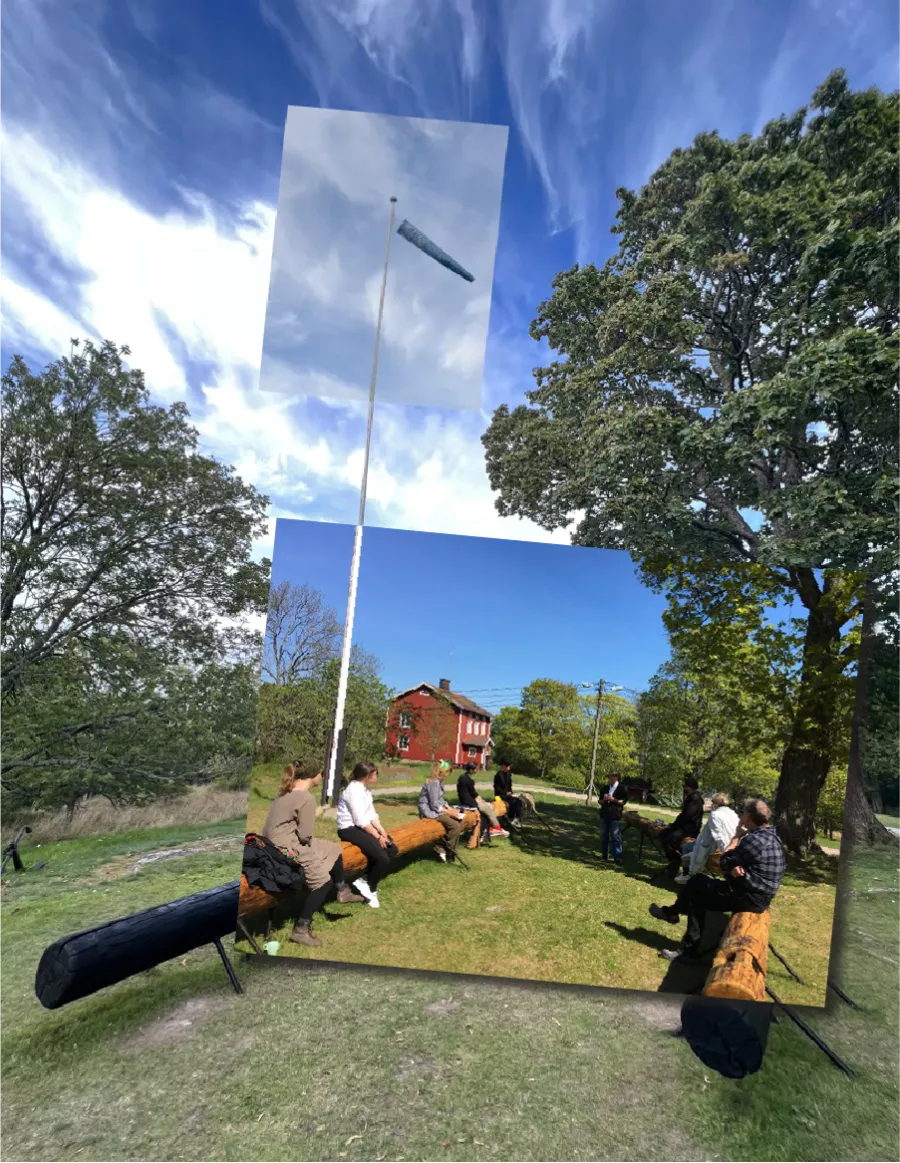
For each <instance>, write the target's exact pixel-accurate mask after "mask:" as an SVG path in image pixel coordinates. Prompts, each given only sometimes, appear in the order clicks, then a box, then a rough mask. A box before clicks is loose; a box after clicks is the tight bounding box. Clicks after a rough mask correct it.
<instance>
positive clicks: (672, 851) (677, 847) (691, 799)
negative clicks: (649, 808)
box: [657, 775, 703, 880]
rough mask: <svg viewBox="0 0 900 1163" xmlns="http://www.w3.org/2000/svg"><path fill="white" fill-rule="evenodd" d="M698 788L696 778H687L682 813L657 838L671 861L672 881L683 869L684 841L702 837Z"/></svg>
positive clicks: (701, 806) (669, 873)
mask: <svg viewBox="0 0 900 1163" xmlns="http://www.w3.org/2000/svg"><path fill="white" fill-rule="evenodd" d="M698 787H699V784H698V782H697V780H696V779H695V778H694V776H692V775H688V776H685V780H684V788H683V791H684V799H683V800H682V804H681V811H680V812H679V813H678V815H677V816H676V817H675V819H674V820H673V821H672V823H671V824H669V826H668V827H667V828H663V830H662V831H661V832H660V833H659V835H658V836H657V839H658V840H659V842H660V844H661V845H662V850H663V852H664V853H665V854H666V856H667V858H668V861H669V864H668V867H667V868H666V875H667V876H668V877H669V879H670V880H674V879H675V877H676V876H677V875H678V870H679V869H680V867H681V842H682V840H684V839H690V840H696V839H697V837H698V836H699V835H700V826H701V824H702V823H703V796H702V795H701V794H700V792H699V791H698V790H697V789H698Z"/></svg>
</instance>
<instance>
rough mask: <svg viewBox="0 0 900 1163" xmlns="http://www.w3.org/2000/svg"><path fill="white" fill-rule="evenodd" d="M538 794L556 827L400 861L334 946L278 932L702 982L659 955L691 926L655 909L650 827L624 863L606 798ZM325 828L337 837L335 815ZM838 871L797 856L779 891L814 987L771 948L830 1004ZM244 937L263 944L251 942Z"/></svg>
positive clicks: (368, 959) (559, 978) (508, 967)
mask: <svg viewBox="0 0 900 1163" xmlns="http://www.w3.org/2000/svg"><path fill="white" fill-rule="evenodd" d="M376 798H377V797H376ZM537 799H538V804H539V810H540V811H541V814H542V815H543V816H544V817H545V818H546V819H547V821H548V822H549V823H551V824H552V825H553V827H554V828H555V829H556V832H555V834H551V833H550V832H549V831H548V830H547V829H545V828H544V827H543V826H542V825H541V824H540V823H538V822H537V821H533V820H532V821H529V822H528V823H527V824H526V826H525V828H524V829H523V830H522V832H521V833H520V834H519V835H516V834H513V835H512V836H511V837H510V839H509V840H499V841H497V842H496V843H495V846H494V847H493V848H491V849H486V848H483V849H480V850H478V851H476V852H471V853H470V852H467V851H464V852H463V855H464V859H465V860H466V862H467V863H468V864H469V866H470V869H471V871H469V872H464V871H463V870H462V869H460V868H459V867H458V866H456V867H454V866H447V865H444V864H441V863H440V861H438V860H437V858H436V857H434V856H433V855H432V854H431V853H430V852H429V853H427V854H426V855H424V856H417V857H411V858H408V859H405V860H403V861H400V862H399V863H398V867H397V870H396V871H395V872H393V873H392V874H391V875H390V876H388V877H387V878H386V879H385V880H384V881H383V882H382V884H381V886H380V887H379V893H378V895H379V898H380V899H381V908H380V909H379V910H377V911H376V910H373V909H369V908H366V907H361V906H359V905H346V906H343V907H340V906H337V905H334V904H332V905H329V906H327V907H326V912H325V914H324V915H321V916H320V917H319V919H318V920H317V923H316V933H317V936H319V937H321V938H322V940H323V945H322V947H321V948H320V949H308V948H305V947H302V946H298V945H293V944H291V943H290V942H289V941H288V939H287V938H288V936H289V934H290V930H291V927H292V922H291V919H290V918H285V919H284V920H283V923H281V924H280V925H279V926H278V928H277V929H276V930H275V931H274V932H273V934H272V935H273V937H274V938H275V939H277V940H280V941H281V943H282V944H281V949H280V950H279V955H284V956H288V957H291V958H297V959H301V960H307V961H316V960H317V961H347V962H353V963H355V964H364V965H383V966H398V967H403V968H406V969H427V970H436V971H452V972H458V973H466V974H480V975H481V974H483V975H487V976H491V977H498V976H500V977H504V978H517V979H527V980H535V981H555V982H562V983H565V984H570V985H594V986H597V985H600V986H607V987H617V986H618V987H625V988H631V989H644V990H654V991H655V990H659V989H660V988H663V989H666V990H674V991H676V992H677V991H679V990H680V991H682V992H683V991H684V990H685V989H689V988H691V987H692V986H693V985H694V984H695V982H694V978H695V977H698V976H699V981H701V982H702V979H703V977H705V973H704V972H703V971H702V970H701V971H699V975H698V973H696V972H695V973H692V974H691V975H690V981H689V982H688V981H687V980H686V979H685V976H684V971H683V970H682V971H681V972H680V973H679V972H678V971H677V970H674V969H673V968H672V967H671V966H670V965H669V964H668V963H667V962H665V961H662V960H661V959H660V957H659V951H660V949H663V948H671V947H672V946H673V945H675V944H676V943H677V940H678V938H679V936H680V934H681V929H680V928H677V929H676V928H673V927H672V926H669V925H666V924H665V923H664V922H661V921H655V920H654V919H653V918H652V917H650V916H649V915H648V911H647V909H648V905H649V904H650V903H651V902H652V901H656V902H658V903H666V902H668V901H670V900H671V899H672V895H671V889H669V888H666V887H658V886H654V885H652V884H650V883H649V881H650V880H651V878H652V877H653V876H655V875H658V874H659V872H660V871H661V870H662V867H663V865H662V861H661V860H660V859H659V857H658V856H655V855H654V854H653V850H652V848H651V846H650V845H649V844H645V845H644V853H643V856H642V857H641V858H640V859H639V857H638V844H639V837H638V835H637V833H636V832H634V831H626V833H625V860H624V863H623V865H622V867H621V868H616V867H615V866H614V865H612V864H606V863H605V862H604V861H603V860H602V859H601V858H600V855H599V852H598V841H599V829H598V825H597V812H596V809H595V808H590V809H588V808H585V807H584V805H583V804H581V803H577V802H573V801H570V800H561V799H558V798H554V797H550V796H544V795H540V796H538V797H537ZM377 806H378V811H379V815H380V816H381V819H382V822H383V823H384V825H385V827H386V828H388V830H390V828H391V827H393V826H395V825H397V824H399V823H403V822H406V821H408V820H410V819H415V818H416V816H417V812H416V807H415V796H414V795H411V794H410V795H404V796H399V795H397V796H394V795H392V796H390V797H384V798H383V799H381V800H378V803H377ZM266 810H267V806H266V805H264V804H262V805H259V806H255V807H253V808H252V809H251V812H250V820H249V824H250V827H251V828H257V827H259V826H261V824H262V821H263V819H264V816H265V811H266ZM317 830H318V831H319V833H320V834H321V835H322V836H328V837H330V838H335V836H336V832H335V828H334V823H333V822H332V821H330V820H327V819H324V818H320V819H319V821H318V823H317ZM836 872H837V861H836V860H834V859H832V860H826V861H824V862H822V864H821V865H820V866H819V867H817V868H816V867H812V866H806V867H793V868H792V869H791V871H790V872H789V873H788V875H787V876H786V878H785V881H784V883H783V885H782V888H781V892H780V893H779V895H778V897H777V898H776V902H775V905H774V907H773V910H772V943H773V944H774V945H775V947H776V948H777V949H778V951H779V952H780V953H782V954H783V956H784V957H785V958H786V959H787V960H788V962H789V963H790V964H791V965H792V966H793V967H794V968H795V969H796V970H797V972H798V973H799V974H800V976H801V977H802V978H803V980H804V984H803V985H800V984H799V983H797V982H796V981H795V980H794V979H793V978H792V977H791V976H790V975H789V974H788V973H787V971H786V970H785V969H784V968H783V967H782V966H781V965H780V963H779V962H777V961H775V960H774V959H771V958H770V961H771V964H770V966H769V973H770V980H771V983H772V987H773V988H774V989H775V990H776V992H778V994H779V996H781V997H783V998H784V1000H785V1001H787V1002H793V1003H795V1004H802V1005H814V1006H820V1005H824V1004H825V986H826V980H827V976H828V953H829V938H828V935H829V934H830V932H831V927H832V921H833V909H834V899H835V879H836ZM263 923H264V919H263V918H261V919H260V924H263ZM238 948H239V949H241V950H242V951H249V948H250V947H249V945H247V944H246V943H245V942H242V941H239V942H238Z"/></svg>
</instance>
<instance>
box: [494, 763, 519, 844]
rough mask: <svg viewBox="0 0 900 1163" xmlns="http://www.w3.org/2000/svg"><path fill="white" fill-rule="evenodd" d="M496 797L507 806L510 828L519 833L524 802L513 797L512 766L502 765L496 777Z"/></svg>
mask: <svg viewBox="0 0 900 1163" xmlns="http://www.w3.org/2000/svg"><path fill="white" fill-rule="evenodd" d="M494 795H495V796H496V797H497V799H500V800H503V802H504V803H505V804H506V817H507V819H508V820H509V826H510V827H511V828H515V830H516V831H517V832H518V831H519V829H520V828H521V827H522V824H521V816H522V801H521V800H520V799H519V797H518V796H517V795H513V784H512V764H511V763H505V762H504V763H501V764H500V765H499V767H498V769H497V772H496V773H495V775H494Z"/></svg>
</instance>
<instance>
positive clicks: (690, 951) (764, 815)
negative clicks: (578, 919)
mask: <svg viewBox="0 0 900 1163" xmlns="http://www.w3.org/2000/svg"><path fill="white" fill-rule="evenodd" d="M741 826H742V828H744V829H745V835H744V836H742V837H740V838H738V837H737V836H734V837H733V838H732V840H731V842H730V843H729V844H728V846H727V848H726V850H725V851H724V852H723V853H722V859H721V867H722V871H723V872H724V873H725V880H724V881H722V880H717V879H714V878H713V877H711V876H705V875H698V876H692V877H691V879H690V880H689V881H688V882H687V884H686V885H685V886H684V888H682V889H681V891H680V892H679V893H678V896H677V897H676V898H675V903H674V904H672V905H655V904H653V905H651V906H650V915H651V916H652V917H655V918H656V919H657V920H659V921H667V922H668V923H669V924H670V925H677V924H678V922H679V920H680V918H681V917H683V916H686V917H687V929H686V930H685V934H684V937H683V938H682V940H681V944H680V946H679V948H678V949H663V950H662V952H661V953H660V956H661V957H664V958H665V959H666V960H667V961H675V960H676V959H677V960H679V961H685V962H690V961H695V960H696V959H697V955H698V954H699V952H700V941H701V939H702V937H703V926H704V923H705V921H706V914H707V912H723V913H729V912H730V913H764V912H765V911H766V909H767V908H768V907H769V905H770V904H771V903H772V900H773V898H774V897H775V894H776V893H777V892H778V889H779V888H780V886H781V881H782V878H783V877H784V870H785V855H784V848H783V847H782V844H781V841H780V840H779V838H778V833H777V832H776V831H775V829H774V828H773V827H772V812H771V809H770V808H769V805H768V804H767V803H766V801H765V800H759V799H749V800H747V801H746V802H745V804H744V810H743V812H742V814H741Z"/></svg>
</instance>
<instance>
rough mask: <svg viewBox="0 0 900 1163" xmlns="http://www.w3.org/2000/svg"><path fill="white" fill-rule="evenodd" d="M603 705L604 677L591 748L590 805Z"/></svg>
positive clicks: (586, 803)
mask: <svg viewBox="0 0 900 1163" xmlns="http://www.w3.org/2000/svg"><path fill="white" fill-rule="evenodd" d="M602 706H603V679H602V678H601V679H600V681H599V682H598V683H597V717H596V719H595V720H594V745H593V747H592V748H591V778H590V780H589V781H588V787H587V797H586V799H585V801H584V802H585V805H586V806H590V802H591V796H592V795H593V794H594V773H595V772H596V770H597V741H598V739H599V738H600V711H601V709H602Z"/></svg>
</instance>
